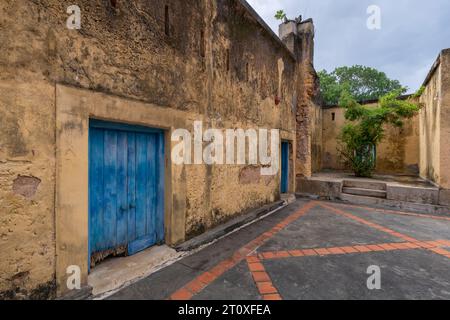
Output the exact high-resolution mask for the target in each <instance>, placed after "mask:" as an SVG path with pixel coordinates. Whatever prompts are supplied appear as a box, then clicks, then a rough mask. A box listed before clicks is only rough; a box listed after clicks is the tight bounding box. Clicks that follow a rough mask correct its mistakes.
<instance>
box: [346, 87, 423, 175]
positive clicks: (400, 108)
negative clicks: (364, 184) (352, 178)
mask: <svg viewBox="0 0 450 320" xmlns="http://www.w3.org/2000/svg"><path fill="white" fill-rule="evenodd" d="M405 91H406V89H398V90H394V91H392V92H391V93H388V94H386V95H384V96H383V97H381V98H380V99H379V103H378V106H363V105H361V104H359V103H357V102H356V100H355V99H354V98H353V96H352V95H351V94H350V93H349V91H348V90H344V91H343V92H342V95H341V99H340V103H339V104H340V106H342V107H343V108H345V109H346V111H345V119H346V120H347V123H346V124H345V125H344V127H343V128H342V132H341V134H340V136H339V138H338V140H339V143H338V153H339V155H340V157H341V159H342V160H343V162H344V163H345V165H346V166H348V167H349V168H351V169H352V171H353V172H354V173H355V175H356V176H357V177H371V176H372V174H373V172H374V170H375V165H376V148H377V145H378V144H379V143H380V142H381V141H382V140H383V138H384V132H385V126H386V125H393V126H395V127H402V126H403V123H404V120H406V119H410V118H412V117H414V116H415V115H416V114H417V113H418V112H419V110H420V106H419V104H418V103H416V102H415V101H414V99H415V98H417V97H418V96H419V95H420V90H419V92H418V93H417V94H415V95H413V96H412V97H410V98H409V99H406V100H404V99H399V97H400V95H401V94H403V93H404V92H405Z"/></svg>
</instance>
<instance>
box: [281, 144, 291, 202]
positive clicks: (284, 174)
mask: <svg viewBox="0 0 450 320" xmlns="http://www.w3.org/2000/svg"><path fill="white" fill-rule="evenodd" d="M288 190H289V142H282V143H281V193H287V192H288Z"/></svg>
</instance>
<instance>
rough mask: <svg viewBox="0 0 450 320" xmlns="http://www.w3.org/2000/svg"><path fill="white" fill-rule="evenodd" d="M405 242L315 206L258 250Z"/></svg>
mask: <svg viewBox="0 0 450 320" xmlns="http://www.w3.org/2000/svg"><path fill="white" fill-rule="evenodd" d="M402 241H403V240H401V239H399V238H397V237H394V236H391V235H389V234H387V233H385V232H382V231H378V230H376V229H373V228H370V227H368V226H366V225H364V224H361V223H359V222H356V221H353V220H351V219H348V218H346V217H343V216H340V215H337V214H335V213H333V212H330V210H328V209H325V208H322V207H315V208H313V209H311V210H310V211H309V212H308V213H307V214H306V215H304V216H303V217H301V218H300V219H298V220H297V221H295V222H293V223H291V224H290V225H289V226H287V227H286V228H285V229H284V230H282V231H280V232H279V233H278V234H277V235H276V236H274V237H273V238H272V239H270V240H268V241H267V242H266V244H265V245H263V246H262V247H260V249H259V250H258V252H264V251H278V250H295V249H305V248H323V247H336V246H349V245H359V244H379V243H389V242H402Z"/></svg>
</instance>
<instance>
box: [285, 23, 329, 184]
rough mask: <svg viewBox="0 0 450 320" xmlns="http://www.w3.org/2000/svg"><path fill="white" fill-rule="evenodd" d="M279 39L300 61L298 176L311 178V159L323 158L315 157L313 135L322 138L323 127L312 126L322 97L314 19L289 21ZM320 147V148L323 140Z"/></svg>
mask: <svg viewBox="0 0 450 320" xmlns="http://www.w3.org/2000/svg"><path fill="white" fill-rule="evenodd" d="M279 37H280V39H281V40H282V41H283V43H284V44H285V45H286V47H287V48H288V49H289V50H290V51H291V52H292V53H293V55H294V56H295V58H296V60H297V65H296V66H297V70H296V88H297V90H296V91H297V92H296V93H297V114H296V118H297V139H296V144H297V148H296V150H297V154H296V157H295V159H296V176H297V177H298V178H304V177H307V178H308V177H310V176H311V175H312V172H313V168H312V163H313V161H312V157H313V156H316V157H320V154H317V155H313V152H312V149H313V148H312V135H314V134H315V133H316V132H317V133H318V134H320V132H321V131H322V130H321V127H320V128H317V127H316V126H314V125H313V124H314V123H315V119H314V114H315V112H313V111H314V108H317V107H319V108H320V106H318V105H317V104H315V103H314V101H315V100H316V98H317V97H318V93H319V83H318V78H317V74H316V72H315V70H314V65H313V61H314V23H313V21H312V19H308V20H305V21H302V20H301V17H300V18H297V19H296V20H294V21H292V20H291V21H286V22H285V23H283V24H281V25H280V26H279ZM319 122H320V121H319ZM320 123H321V122H320ZM318 143H319V144H320V146H321V139H319V142H318ZM315 149H316V148H315ZM319 149H320V148H319Z"/></svg>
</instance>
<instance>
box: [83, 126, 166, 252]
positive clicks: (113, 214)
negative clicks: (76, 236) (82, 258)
mask: <svg viewBox="0 0 450 320" xmlns="http://www.w3.org/2000/svg"><path fill="white" fill-rule="evenodd" d="M163 240H164V135H163V132H162V131H160V130H154V129H149V128H145V127H137V126H128V125H121V124H116V123H107V122H103V121H97V120H91V121H90V129H89V252H90V257H92V255H93V254H96V255H97V256H98V255H100V256H101V255H102V254H103V255H104V256H107V255H109V254H114V253H115V250H121V251H122V252H121V253H126V254H128V255H132V254H134V253H136V252H139V251H141V250H143V249H145V248H148V247H150V246H152V245H154V244H157V243H160V242H162V241H163ZM123 251H125V252H123Z"/></svg>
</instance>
